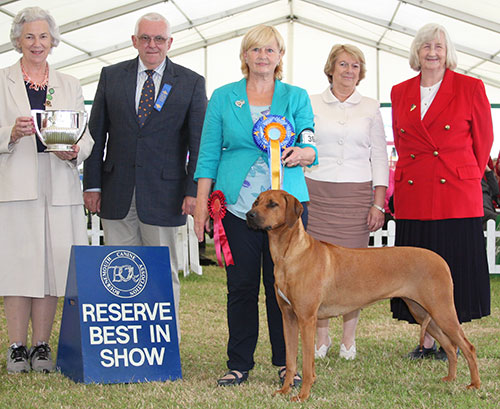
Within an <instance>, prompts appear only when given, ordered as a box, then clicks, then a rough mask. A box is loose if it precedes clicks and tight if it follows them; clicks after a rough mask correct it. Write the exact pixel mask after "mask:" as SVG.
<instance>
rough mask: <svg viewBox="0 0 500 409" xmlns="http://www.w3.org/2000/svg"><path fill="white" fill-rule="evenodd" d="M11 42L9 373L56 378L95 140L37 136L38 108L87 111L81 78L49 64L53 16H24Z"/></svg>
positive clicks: (33, 10)
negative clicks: (66, 144) (57, 143)
mask: <svg viewBox="0 0 500 409" xmlns="http://www.w3.org/2000/svg"><path fill="white" fill-rule="evenodd" d="M11 41H12V44H13V46H14V48H15V49H16V50H17V51H18V52H20V53H21V54H22V57H21V59H20V60H19V61H18V62H17V63H15V64H14V65H12V66H11V67H7V68H4V69H2V70H0V106H1V107H2V108H1V109H0V225H1V226H2V231H1V233H0V237H1V245H0V260H2V267H1V268H0V282H1V283H2V285H1V286H0V295H2V296H3V297H4V307H5V315H6V318H7V329H8V334H9V342H10V347H9V349H8V351H7V371H8V372H9V373H16V372H28V371H29V370H30V369H33V370H35V371H38V372H50V371H52V370H53V364H52V358H51V350H50V347H49V345H48V342H49V338H50V334H51V331H52V323H53V321H54V315H55V312H56V307H57V297H60V296H63V295H64V293H65V290H66V277H67V272H68V262H69V256H70V249H71V246H72V245H73V244H88V239H87V230H86V219H85V214H84V210H83V197H82V190H81V185H80V178H79V173H78V169H77V166H78V165H79V164H80V163H81V162H82V161H83V160H84V159H85V158H86V157H87V156H88V155H89V154H90V151H91V149H92V145H93V140H92V138H91V136H90V134H89V133H88V132H86V133H85V134H84V136H83V138H82V139H81V140H80V141H79V142H78V144H76V145H74V146H73V147H72V151H70V152H50V153H49V152H44V150H45V147H44V146H43V145H42V144H41V142H40V141H39V140H38V138H37V137H36V136H35V134H34V122H33V119H32V116H31V109H45V108H46V107H47V108H50V109H68V110H80V111H82V110H84V109H85V108H84V102H83V96H82V90H81V87H80V84H79V82H78V80H77V79H76V78H73V77H70V76H68V75H64V74H60V73H58V72H56V71H55V70H53V69H51V68H50V67H49V65H48V64H47V61H46V60H47V56H48V54H49V52H50V51H51V49H52V47H55V46H57V44H58V43H59V31H58V28H57V26H56V24H55V22H54V19H53V18H52V16H51V15H50V14H49V13H48V12H46V11H44V10H42V9H40V8H38V7H28V8H25V9H23V10H21V11H20V12H19V13H18V14H17V16H16V17H15V19H14V21H13V24H12V29H11ZM30 320H31V323H32V330H33V331H32V332H33V336H32V347H31V349H30V350H29V352H28V349H27V347H26V345H27V335H28V326H29V322H30Z"/></svg>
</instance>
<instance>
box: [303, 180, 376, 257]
mask: <svg viewBox="0 0 500 409" xmlns="http://www.w3.org/2000/svg"><path fill="white" fill-rule="evenodd" d="M306 183H307V188H308V190H309V196H310V203H309V206H308V210H309V218H308V222H307V232H308V233H309V234H310V235H311V236H313V237H314V238H316V239H318V240H322V241H326V242H328V243H332V244H336V245H338V246H343V247H350V248H362V247H367V246H368V240H369V236H370V231H369V230H368V225H367V223H366V221H367V218H368V212H369V210H370V207H371V205H372V203H373V190H372V183H371V182H362V183H333V182H322V181H318V180H314V179H310V178H307V177H306Z"/></svg>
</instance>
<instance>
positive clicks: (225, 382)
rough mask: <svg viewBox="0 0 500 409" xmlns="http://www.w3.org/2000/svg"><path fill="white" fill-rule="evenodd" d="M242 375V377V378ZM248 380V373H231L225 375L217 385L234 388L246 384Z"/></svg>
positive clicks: (234, 371)
mask: <svg viewBox="0 0 500 409" xmlns="http://www.w3.org/2000/svg"><path fill="white" fill-rule="evenodd" d="M240 374H241V376H240ZM227 375H231V376H233V378H225V377H226V376H227ZM247 379H248V371H236V370H233V371H229V372H226V373H225V374H224V376H223V377H222V378H219V379H218V380H217V385H219V386H234V385H239V384H241V383H243V382H245V381H246V380H247Z"/></svg>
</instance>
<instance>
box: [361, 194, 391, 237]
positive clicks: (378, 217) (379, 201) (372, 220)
mask: <svg viewBox="0 0 500 409" xmlns="http://www.w3.org/2000/svg"><path fill="white" fill-rule="evenodd" d="M386 192H387V187H385V186H381V185H377V186H375V191H374V194H373V203H375V204H374V205H373V206H372V207H371V208H370V211H369V212H368V218H367V220H366V224H367V225H368V229H369V230H370V231H377V230H378V229H380V228H381V227H382V226H383V225H384V223H385V213H384V212H383V211H381V210H379V209H377V207H380V208H382V209H383V208H384V204H385V194H386ZM375 206H376V207H375Z"/></svg>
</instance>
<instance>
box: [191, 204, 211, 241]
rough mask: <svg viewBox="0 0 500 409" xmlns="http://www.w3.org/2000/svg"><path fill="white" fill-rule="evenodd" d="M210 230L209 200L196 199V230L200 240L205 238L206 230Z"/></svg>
mask: <svg viewBox="0 0 500 409" xmlns="http://www.w3.org/2000/svg"><path fill="white" fill-rule="evenodd" d="M209 230H210V218H209V216H208V200H199V199H196V207H195V209H194V232H195V233H196V237H198V241H199V242H202V241H203V240H204V239H205V231H207V232H208V231H209Z"/></svg>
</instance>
